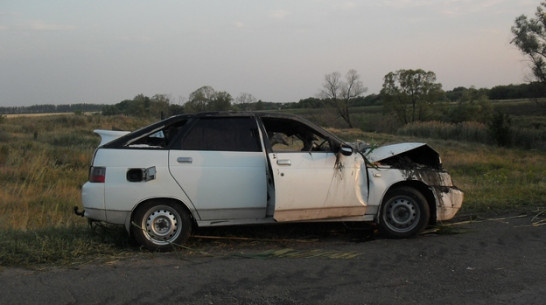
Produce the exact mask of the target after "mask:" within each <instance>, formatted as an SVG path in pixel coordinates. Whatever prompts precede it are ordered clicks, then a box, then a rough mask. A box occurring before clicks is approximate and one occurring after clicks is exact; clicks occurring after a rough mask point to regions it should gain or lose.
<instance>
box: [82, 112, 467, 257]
mask: <svg viewBox="0 0 546 305" xmlns="http://www.w3.org/2000/svg"><path fill="white" fill-rule="evenodd" d="M95 132H96V133H97V134H99V135H100V136H101V139H102V140H101V143H100V144H99V147H98V148H97V149H96V150H95V153H94V156H93V159H92V164H91V166H90V169H89V179H88V180H89V181H87V182H86V183H85V184H84V185H83V187H82V203H83V208H84V211H83V212H82V213H79V214H81V215H83V216H85V217H87V218H88V219H89V220H90V221H104V222H108V223H113V224H120V225H124V226H125V228H126V229H127V231H128V232H129V233H130V234H131V236H133V237H134V238H135V239H136V241H137V242H139V243H140V244H141V245H143V246H144V247H146V248H148V249H151V250H167V249H169V248H171V247H172V245H174V244H181V243H183V242H184V241H185V240H186V239H187V238H188V237H189V236H190V235H191V233H192V229H194V228H195V227H208V226H226V225H244V224H266V223H282V222H301V221H343V222H345V221H367V222H375V223H377V224H378V225H379V227H380V229H381V230H382V231H383V232H384V233H386V234H387V235H390V236H393V237H398V238H406V237H411V236H414V235H416V234H418V233H419V232H421V231H422V230H423V229H424V228H425V227H426V226H427V225H428V224H431V223H434V222H436V221H442V220H448V219H451V218H453V217H454V215H455V214H456V213H457V211H458V210H459V209H460V207H461V205H462V201H463V192H462V191H461V190H459V189H458V188H457V187H456V186H454V184H453V182H452V180H451V177H450V175H449V174H448V173H447V172H446V171H444V170H443V169H442V164H441V160H440V157H439V155H438V153H437V152H436V151H435V150H434V149H432V148H431V147H430V146H428V145H427V144H424V143H403V144H395V145H388V146H382V147H370V146H368V145H362V143H347V142H345V141H343V140H341V139H340V138H338V137H337V136H335V135H333V134H332V133H330V132H328V131H326V130H325V129H323V128H321V127H319V126H317V125H315V124H313V123H312V122H310V121H308V120H305V119H303V118H301V117H298V116H294V115H289V114H282V113H270V112H263V113H254V112H252V113H246V112H244V113H240V112H227V113H199V114H183V115H177V116H173V117H170V118H168V119H165V120H162V121H159V122H157V123H154V124H152V125H150V126H146V127H144V128H141V129H139V130H136V131H133V132H128V131H107V130H95Z"/></svg>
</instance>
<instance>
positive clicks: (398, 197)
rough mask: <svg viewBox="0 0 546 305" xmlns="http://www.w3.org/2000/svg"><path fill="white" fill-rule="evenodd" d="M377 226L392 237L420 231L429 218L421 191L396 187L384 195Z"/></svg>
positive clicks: (400, 236) (428, 211)
mask: <svg viewBox="0 0 546 305" xmlns="http://www.w3.org/2000/svg"><path fill="white" fill-rule="evenodd" d="M379 216H380V220H379V226H380V229H381V231H382V232H383V233H386V234H387V235H388V236H390V237H394V238H407V237H412V236H415V235H417V234H418V233H420V232H421V231H423V230H424V229H425V227H426V226H427V224H428V222H429V219H430V208H429V206H428V203H427V200H426V199H425V197H424V196H423V194H422V193H421V192H419V191H418V190H416V189H415V188H412V187H396V188H394V189H392V190H390V191H389V192H387V194H386V195H385V197H384V199H383V203H382V205H381V212H380V215H379Z"/></svg>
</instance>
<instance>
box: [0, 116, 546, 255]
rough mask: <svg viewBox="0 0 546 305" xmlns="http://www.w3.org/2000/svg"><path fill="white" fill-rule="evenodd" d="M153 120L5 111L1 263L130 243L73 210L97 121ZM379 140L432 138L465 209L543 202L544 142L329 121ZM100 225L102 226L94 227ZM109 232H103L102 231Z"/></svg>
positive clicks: (118, 249)
mask: <svg viewBox="0 0 546 305" xmlns="http://www.w3.org/2000/svg"><path fill="white" fill-rule="evenodd" d="M150 122H151V121H149V120H143V119H137V118H129V117H124V116H116V117H105V116H102V115H99V114H93V115H53V116H31V117H28V116H18V117H8V118H5V119H4V120H2V122H1V123H0V184H1V185H2V188H1V189H0V266H9V265H22V266H27V265H32V264H41V263H73V262H77V261H81V260H83V261H89V260H93V259H95V256H96V255H97V253H102V254H106V255H112V256H119V255H122V256H123V255H124V253H126V252H127V251H132V250H130V249H131V248H130V247H129V246H128V241H127V238H126V236H125V235H124V233H123V229H118V228H109V227H99V228H98V229H97V230H98V231H92V230H89V229H88V227H87V222H86V220H85V219H83V218H81V217H77V216H75V215H74V213H73V207H74V206H79V207H80V208H81V203H80V192H81V186H82V184H83V183H84V182H85V181H86V180H87V171H88V166H89V163H90V160H91V157H92V153H93V150H94V148H95V147H96V146H97V144H98V143H99V137H98V136H97V135H95V134H94V133H93V130H94V129H112V128H115V129H121V130H135V129H137V128H139V127H142V126H145V125H147V124H148V123H150ZM331 130H332V131H333V132H334V133H336V134H338V135H339V136H340V137H342V138H344V139H346V140H349V141H355V140H362V141H366V142H369V143H372V144H374V145H381V144H385V143H394V142H402V141H419V142H428V143H429V144H431V145H432V146H433V147H434V148H436V149H437V150H438V151H439V152H440V154H441V156H442V161H443V163H444V167H445V168H446V169H447V170H448V171H449V172H450V173H451V174H452V177H453V180H454V182H455V184H456V185H457V186H459V187H460V188H461V189H463V190H464V191H465V201H464V204H463V209H462V210H461V212H460V214H461V215H472V214H477V213H478V214H479V213H484V212H487V213H495V212H496V211H503V210H506V209H510V210H529V209H544V208H545V207H546V154H545V152H544V151H543V150H536V149H535V150H524V149H518V148H499V147H496V146H490V145H484V144H479V143H472V142H458V141H449V140H438V139H425V138H415V137H409V136H395V135H392V134H383V133H365V132H362V131H361V130H360V129H331ZM97 232H98V233H97ZM105 232H106V234H105Z"/></svg>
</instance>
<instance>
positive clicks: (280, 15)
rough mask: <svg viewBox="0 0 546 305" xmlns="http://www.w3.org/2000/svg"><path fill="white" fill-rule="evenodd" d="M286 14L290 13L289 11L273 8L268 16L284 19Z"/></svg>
mask: <svg viewBox="0 0 546 305" xmlns="http://www.w3.org/2000/svg"><path fill="white" fill-rule="evenodd" d="M288 15H290V12H288V11H286V10H283V9H279V10H274V11H271V12H270V13H269V17H271V18H274V19H284V18H285V17H286V16H288Z"/></svg>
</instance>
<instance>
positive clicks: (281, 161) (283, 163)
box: [277, 159, 292, 166]
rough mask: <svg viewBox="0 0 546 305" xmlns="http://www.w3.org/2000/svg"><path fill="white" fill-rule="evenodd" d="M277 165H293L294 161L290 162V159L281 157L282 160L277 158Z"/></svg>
mask: <svg viewBox="0 0 546 305" xmlns="http://www.w3.org/2000/svg"><path fill="white" fill-rule="evenodd" d="M277 165H284V166H290V165H292V162H290V160H288V159H280V160H277Z"/></svg>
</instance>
